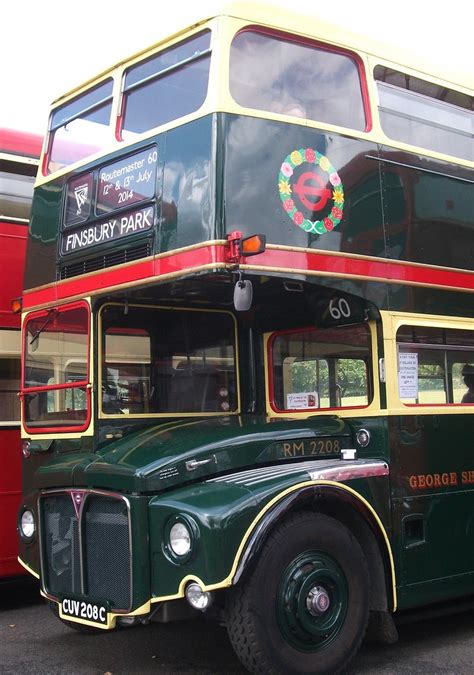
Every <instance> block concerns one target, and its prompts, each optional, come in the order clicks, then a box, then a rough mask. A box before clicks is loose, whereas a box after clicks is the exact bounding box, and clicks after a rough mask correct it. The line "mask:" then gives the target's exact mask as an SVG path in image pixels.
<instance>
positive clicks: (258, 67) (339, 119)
mask: <svg viewBox="0 0 474 675" xmlns="http://www.w3.org/2000/svg"><path fill="white" fill-rule="evenodd" d="M360 69H361V67H359V65H358V63H357V62H356V58H355V57H352V56H349V55H348V54H346V53H342V52H340V51H334V50H332V49H330V48H323V47H316V46H313V45H311V44H307V43H300V42H295V41H290V40H289V39H288V40H287V39H284V38H282V37H277V36H274V35H268V34H266V33H262V32H257V31H252V30H246V31H243V32H241V33H239V34H238V35H237V36H236V37H235V38H234V41H233V42H232V46H231V52H230V91H231V94H232V96H233V97H234V99H235V100H236V101H237V103H239V104H240V105H242V106H245V107H247V108H257V109H259V110H267V111H269V112H276V113H281V114H285V115H290V116H292V117H301V118H306V119H311V120H317V121H319V122H325V123H326V124H335V125H337V126H341V127H347V128H350V129H358V130H365V129H366V127H367V121H366V116H365V112H364V101H363V93H362V86H361V77H360Z"/></svg>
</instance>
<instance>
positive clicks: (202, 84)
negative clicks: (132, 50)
mask: <svg viewBox="0 0 474 675" xmlns="http://www.w3.org/2000/svg"><path fill="white" fill-rule="evenodd" d="M210 43H211V32H210V31H209V30H206V31H204V32H203V33H199V34H198V35H195V36H193V37H192V38H189V39H188V40H185V41H183V42H180V43H178V44H177V45H174V46H173V47H170V48H169V49H165V50H164V51H162V52H160V53H159V54H156V55H155V56H152V57H151V58H149V59H147V60H146V61H142V62H141V63H138V64H137V65H134V66H132V67H131V68H129V69H128V70H127V71H126V73H125V80H124V88H123V91H124V94H123V95H124V103H123V106H124V107H123V111H124V112H123V125H122V135H123V137H124V138H125V139H128V138H131V137H133V134H138V133H142V132H144V131H147V130H148V129H153V128H155V127H157V126H159V125H161V124H166V122H170V121H171V120H175V119H178V118H179V117H183V116H184V115H189V114H190V113H192V112H194V111H195V110H198V108H200V107H201V105H202V104H203V103H204V100H205V98H206V95H207V85H208V80H209V63H210V54H211V53H210Z"/></svg>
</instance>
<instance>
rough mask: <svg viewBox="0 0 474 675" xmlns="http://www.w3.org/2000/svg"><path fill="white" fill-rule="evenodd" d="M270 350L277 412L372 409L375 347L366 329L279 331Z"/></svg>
mask: <svg viewBox="0 0 474 675" xmlns="http://www.w3.org/2000/svg"><path fill="white" fill-rule="evenodd" d="M268 351H269V364H270V401H271V405H272V407H273V409H274V410H275V411H277V412H280V411H289V410H292V411H294V410H301V411H311V410H314V409H320V410H321V409H330V408H351V407H361V406H367V405H369V403H370V400H371V398H372V394H371V387H370V382H371V380H370V377H369V373H370V362H371V348H370V332H369V329H368V327H367V326H366V325H363V326H344V327H340V328H330V329H303V330H297V331H294V332H289V333H287V332H285V333H275V334H273V335H272V336H271V337H270V340H269V343H268Z"/></svg>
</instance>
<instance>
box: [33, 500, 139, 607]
mask: <svg viewBox="0 0 474 675" xmlns="http://www.w3.org/2000/svg"><path fill="white" fill-rule="evenodd" d="M77 495H80V496H81V497H82V504H81V506H80V508H78V507H77V505H76V508H75V507H74V502H73V499H74V498H76V497H77ZM41 509H42V523H43V528H42V544H43V546H42V550H43V555H42V571H43V580H44V582H43V583H44V586H45V590H46V591H47V592H48V593H49V594H50V595H52V596H53V597H60V596H61V595H71V596H84V597H88V598H91V599H93V600H103V601H108V602H109V603H110V608H111V609H114V610H129V609H130V607H131V604H132V591H131V580H132V568H131V546H130V520H129V512H128V508H127V503H126V502H125V500H123V499H120V498H115V497H106V496H104V495H98V494H95V493H87V492H85V491H84V492H79V491H76V492H65V493H61V494H57V493H55V494H54V495H46V496H44V497H43V498H42V499H41ZM77 514H79V515H77Z"/></svg>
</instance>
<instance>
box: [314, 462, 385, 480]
mask: <svg viewBox="0 0 474 675" xmlns="http://www.w3.org/2000/svg"><path fill="white" fill-rule="evenodd" d="M389 473H390V469H389V467H388V464H387V462H380V461H378V462H377V461H376V462H374V461H372V460H356V461H355V462H351V463H349V462H347V463H345V464H343V465H339V466H334V467H327V468H326V469H322V470H320V471H317V470H315V471H311V472H310V474H309V475H310V476H311V480H331V481H337V482H342V481H346V480H353V479H354V478H372V477H374V476H388V475H389Z"/></svg>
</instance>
